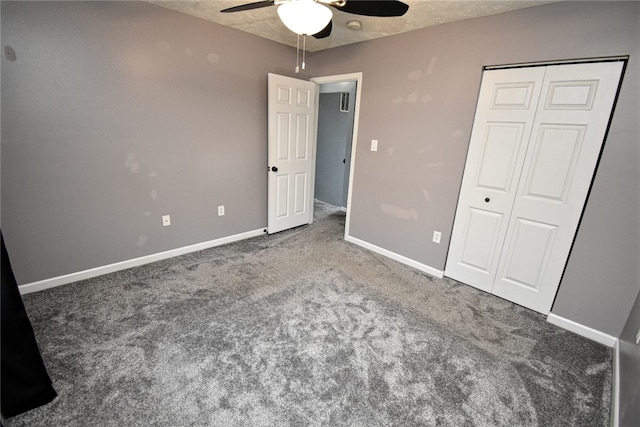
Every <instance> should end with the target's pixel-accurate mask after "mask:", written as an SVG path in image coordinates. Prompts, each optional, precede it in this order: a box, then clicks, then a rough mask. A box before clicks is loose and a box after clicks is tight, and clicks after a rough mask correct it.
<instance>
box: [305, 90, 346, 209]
mask: <svg viewBox="0 0 640 427" xmlns="http://www.w3.org/2000/svg"><path fill="white" fill-rule="evenodd" d="M350 86H354V87H355V83H350ZM344 92H347V93H350V96H349V111H348V112H343V111H340V97H341V93H340V92H338V93H326V92H323V91H321V93H320V102H319V106H318V141H317V150H316V180H315V187H316V188H315V198H316V199H318V200H321V201H323V202H325V203H329V204H331V205H333V206H340V207H346V206H347V187H348V179H349V176H348V170H349V167H348V166H349V163H347V161H348V160H349V157H350V156H349V154H350V152H351V140H352V138H353V117H354V108H353V104H354V100H355V90H352V91H349V90H344ZM343 160H344V162H343Z"/></svg>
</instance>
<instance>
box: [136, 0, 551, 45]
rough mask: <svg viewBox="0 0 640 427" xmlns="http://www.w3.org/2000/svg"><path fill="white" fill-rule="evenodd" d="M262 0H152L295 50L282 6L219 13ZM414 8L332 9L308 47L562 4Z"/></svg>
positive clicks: (454, 1) (451, 0)
mask: <svg viewBox="0 0 640 427" xmlns="http://www.w3.org/2000/svg"><path fill="white" fill-rule="evenodd" d="M255 1H257V0H195V1H192V0H179V1H159V0H148V1H147V2H148V3H153V4H156V5H159V6H162V7H165V8H168V9H172V10H175V11H178V12H181V13H186V14H188V15H192V16H196V17H198V18H202V19H206V20H208V21H213V22H217V23H218V24H221V25H224V26H227V27H232V28H236V29H238V30H242V31H246V32H248V33H251V34H255V35H257V36H260V37H264V38H267V39H269V40H273V41H276V42H279V43H283V44H286V45H289V46H293V47H295V46H296V41H297V40H296V35H295V34H294V33H292V32H291V31H289V30H288V29H287V28H286V27H285V26H284V25H283V24H282V23H281V22H280V19H279V18H278V14H277V6H270V7H265V8H261V9H254V10H248V11H243V12H235V13H220V10H222V9H225V8H228V7H232V6H237V5H240V4H245V3H252V2H255ZM402 1H404V2H405V3H407V4H408V5H409V11H408V12H407V13H406V14H405V15H404V16H402V17H393V18H376V17H368V16H358V15H352V14H349V13H345V12H340V11H339V10H337V9H335V8H331V10H332V12H333V31H332V33H331V36H329V37H327V38H325V39H320V40H318V39H314V38H313V37H307V40H306V47H307V50H308V51H310V52H315V51H319V50H323V49H329V48H332V47H338V46H342V45H346V44H351V43H358V42H361V41H365V40H371V39H376V38H380V37H386V36H391V35H394V34H399V33H404V32H407V31H412V30H417V29H419V28H424V27H429V26H432V25H438V24H443V23H445V22H452V21H461V20H464V19H470V18H477V17H480V16H488V15H497V14H500V13H504V12H509V11H512V10H516V9H524V8H527V7H532V6H539V5H542V4H546V3H554V2H555V1H558V0H510V1H507V0H497V1H496V0H447V1H441V0H402ZM353 19H355V20H358V21H360V22H361V23H362V29H361V30H359V31H354V30H350V29H348V28H347V22H348V21H350V20H353Z"/></svg>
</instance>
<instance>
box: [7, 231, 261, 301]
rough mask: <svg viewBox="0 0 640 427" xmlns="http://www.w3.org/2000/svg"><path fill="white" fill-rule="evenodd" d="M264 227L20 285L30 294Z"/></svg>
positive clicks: (198, 248) (243, 235) (253, 233)
mask: <svg viewBox="0 0 640 427" xmlns="http://www.w3.org/2000/svg"><path fill="white" fill-rule="evenodd" d="M263 234H264V229H263V228H261V229H259V230H253V231H247V232H244V233H239V234H234V235H233V236H227V237H222V238H220V239H215V240H209V241H207V242H202V243H196V244H195V245H189V246H184V247H182V248H177V249H171V250H168V251H164V252H159V253H157V254H152V255H146V256H143V257H140V258H134V259H129V260H126V261H121V262H116V263H114V264H109V265H103V266H101V267H96V268H91V269H89V270H83V271H78V272H76V273H71V274H65V275H64V276H58V277H52V278H51V279H45V280H40V281H38V282H32V283H26V284H24V285H20V286H19V287H18V289H20V294H22V295H24V294H30V293H32V292H38V291H42V290H45V289H49V288H55V287H56V286H61V285H66V284H68V283H72V282H77V281H79V280H85V279H90V278H92V277H97V276H102V275H103V274H108V273H113V272H116V271H120V270H126V269H127V268H132V267H138V266H140V265H144V264H149V263H152V262H156V261H161V260H163V259H167V258H173V257H176V256H180V255H184V254H188V253H191V252H196V251H201V250H204V249H209V248H213V247H216V246H220V245H224V244H227V243H233V242H237V241H239V240H245V239H249V238H251V237H256V236H261V235H263Z"/></svg>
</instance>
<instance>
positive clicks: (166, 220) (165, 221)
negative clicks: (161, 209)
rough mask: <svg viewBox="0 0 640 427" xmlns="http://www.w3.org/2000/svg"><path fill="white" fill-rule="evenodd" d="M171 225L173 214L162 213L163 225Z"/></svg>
mask: <svg viewBox="0 0 640 427" xmlns="http://www.w3.org/2000/svg"><path fill="white" fill-rule="evenodd" d="M169 225H171V215H162V226H163V227H167V226H169Z"/></svg>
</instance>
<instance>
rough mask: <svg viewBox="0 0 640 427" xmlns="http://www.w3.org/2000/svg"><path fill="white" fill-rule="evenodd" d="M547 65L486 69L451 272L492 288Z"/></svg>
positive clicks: (465, 280) (453, 241)
mask: <svg viewBox="0 0 640 427" xmlns="http://www.w3.org/2000/svg"><path fill="white" fill-rule="evenodd" d="M544 71H545V70H544V67H537V68H520V69H509V70H493V71H485V72H484V74H483V76H482V86H481V88H480V94H479V97H478V105H477V107H476V116H475V122H474V125H473V130H472V132H471V143H470V145H469V152H468V154H467V162H466V165H465V169H464V177H463V180H462V186H461V189H460V197H459V201H458V208H457V211H456V216H455V223H454V224H455V226H454V228H453V233H452V236H451V245H450V247H449V255H448V258H447V266H446V269H445V274H446V275H447V276H448V277H451V278H453V279H456V280H458V281H460V282H463V283H467V284H469V285H472V286H475V287H477V288H480V289H482V290H484V291H487V292H490V291H491V289H492V287H493V283H494V281H495V277H496V271H497V268H498V261H499V259H500V251H501V250H502V244H503V242H504V238H505V235H506V232H507V226H508V223H509V215H510V213H511V209H512V207H513V201H514V199H515V194H516V189H517V184H518V179H519V176H520V171H521V170H522V165H523V163H524V157H525V153H526V148H527V142H528V141H529V136H530V134H531V129H532V124H533V120H534V118H535V111H536V106H537V104H538V98H539V96H540V90H541V88H542V82H543V78H544Z"/></svg>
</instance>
